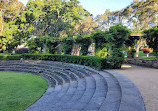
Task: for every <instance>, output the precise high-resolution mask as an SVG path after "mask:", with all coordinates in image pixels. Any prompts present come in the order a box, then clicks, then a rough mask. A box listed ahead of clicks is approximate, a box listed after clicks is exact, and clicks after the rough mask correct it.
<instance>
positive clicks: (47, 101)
mask: <svg viewBox="0 0 158 111" xmlns="http://www.w3.org/2000/svg"><path fill="white" fill-rule="evenodd" d="M0 71H15V72H27V73H33V74H36V75H39V76H43V77H44V78H46V79H47V81H48V83H50V84H52V87H51V86H49V88H48V89H47V91H46V93H45V94H44V95H43V96H42V97H41V98H40V99H39V100H38V101H36V102H35V103H34V104H33V105H31V106H30V107H28V108H27V109H26V110H25V111H145V108H144V103H143V100H142V98H141V95H140V93H139V91H138V89H137V88H136V87H135V86H134V84H133V83H132V82H131V81H130V80H128V79H127V78H125V77H124V76H121V75H120V74H118V73H115V72H113V71H111V70H108V71H107V70H106V71H97V70H94V69H92V68H89V67H86V66H81V65H75V64H69V63H62V62H53V61H33V60H25V61H18V60H14V61H11V60H10V61H0Z"/></svg>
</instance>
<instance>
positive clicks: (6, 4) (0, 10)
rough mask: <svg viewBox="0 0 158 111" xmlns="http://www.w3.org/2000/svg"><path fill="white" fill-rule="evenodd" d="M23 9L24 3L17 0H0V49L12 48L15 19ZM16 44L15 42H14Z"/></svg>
mask: <svg viewBox="0 0 158 111" xmlns="http://www.w3.org/2000/svg"><path fill="white" fill-rule="evenodd" d="M22 10H24V5H23V4H22V3H21V2H19V1H18V0H2V1H1V2H0V47H1V49H0V50H1V51H5V50H6V49H9V51H11V49H13V47H14V46H15V45H11V43H12V40H13V38H14V34H15V32H16V30H17V28H18V27H17V26H16V25H15V19H16V17H17V16H18V15H19V13H20V12H21V11H22ZM15 44H16V43H15Z"/></svg>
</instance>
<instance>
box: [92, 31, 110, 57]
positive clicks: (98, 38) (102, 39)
mask: <svg viewBox="0 0 158 111" xmlns="http://www.w3.org/2000/svg"><path fill="white" fill-rule="evenodd" d="M106 34H108V31H105V32H103V31H101V30H96V31H95V32H94V33H93V34H91V38H92V40H93V42H94V43H95V55H96V56H98V57H105V56H106V55H107V49H106V48H105V47H107V46H108V45H107V44H108V41H107V37H106Z"/></svg>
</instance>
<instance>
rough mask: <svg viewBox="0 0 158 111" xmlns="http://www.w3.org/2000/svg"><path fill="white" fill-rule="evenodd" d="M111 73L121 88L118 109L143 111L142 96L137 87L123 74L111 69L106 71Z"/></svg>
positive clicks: (121, 110)
mask: <svg viewBox="0 0 158 111" xmlns="http://www.w3.org/2000/svg"><path fill="white" fill-rule="evenodd" d="M106 72H108V73H110V74H112V75H113V76H114V77H115V78H116V79H117V80H118V81H119V84H120V86H121V90H122V98H121V104H120V108H119V111H127V110H128V111H145V107H144V102H143V99H142V96H141V94H140V92H139V90H138V89H137V87H136V86H135V85H134V84H133V83H132V82H131V81H130V80H129V79H128V78H126V77H125V76H123V75H121V74H119V73H117V72H114V71H112V70H108V71H106Z"/></svg>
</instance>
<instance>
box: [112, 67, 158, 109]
mask: <svg viewBox="0 0 158 111" xmlns="http://www.w3.org/2000/svg"><path fill="white" fill-rule="evenodd" d="M115 71H116V72H119V73H121V74H123V75H124V76H126V77H127V78H129V79H130V80H132V81H133V82H134V84H135V85H136V86H137V87H138V89H139V91H140V92H141V95H142V97H143V99H144V103H145V107H146V111H158V69H154V68H147V67H141V66H136V65H124V66H123V67H122V69H118V70H115Z"/></svg>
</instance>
